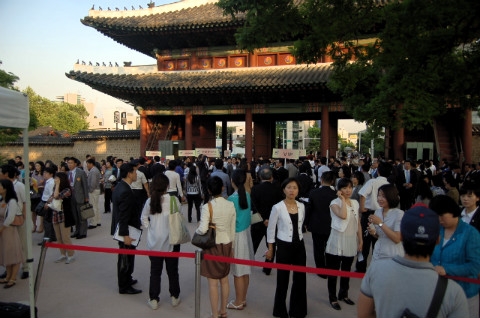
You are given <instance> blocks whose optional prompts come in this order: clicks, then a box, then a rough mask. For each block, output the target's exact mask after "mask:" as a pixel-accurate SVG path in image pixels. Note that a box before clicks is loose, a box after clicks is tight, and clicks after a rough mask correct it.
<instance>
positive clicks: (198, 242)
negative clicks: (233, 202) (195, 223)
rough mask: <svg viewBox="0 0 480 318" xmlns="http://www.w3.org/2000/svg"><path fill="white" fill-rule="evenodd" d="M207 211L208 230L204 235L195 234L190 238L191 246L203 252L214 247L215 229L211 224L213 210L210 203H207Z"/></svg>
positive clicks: (213, 224)
mask: <svg viewBox="0 0 480 318" xmlns="http://www.w3.org/2000/svg"><path fill="white" fill-rule="evenodd" d="M208 211H209V212H210V220H209V221H208V230H207V232H206V233H205V234H198V233H197V232H195V234H193V238H192V244H193V245H195V246H196V247H200V248H201V249H203V250H206V249H209V248H211V247H214V246H215V237H216V230H215V229H216V228H215V223H212V214H213V208H212V203H210V202H208Z"/></svg>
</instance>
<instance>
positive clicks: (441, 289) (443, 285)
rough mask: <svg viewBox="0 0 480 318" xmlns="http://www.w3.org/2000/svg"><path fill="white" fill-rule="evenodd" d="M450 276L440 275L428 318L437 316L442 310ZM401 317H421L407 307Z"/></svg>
mask: <svg viewBox="0 0 480 318" xmlns="http://www.w3.org/2000/svg"><path fill="white" fill-rule="evenodd" d="M447 284H448V278H446V277H444V276H438V281H437V286H436V287H435V291H434V292H433V298H432V301H431V302H430V306H429V307H428V311H427V316H426V318H435V317H437V315H438V312H439V311H440V306H441V305H442V302H443V297H444V296H445V291H446V290H447ZM400 317H401V318H420V317H419V316H417V315H415V314H414V313H412V312H411V311H410V309H408V308H405V309H404V310H403V312H402V315H401V316H400Z"/></svg>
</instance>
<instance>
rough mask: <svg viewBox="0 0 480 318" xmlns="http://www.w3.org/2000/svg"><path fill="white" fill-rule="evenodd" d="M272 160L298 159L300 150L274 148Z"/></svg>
mask: <svg viewBox="0 0 480 318" xmlns="http://www.w3.org/2000/svg"><path fill="white" fill-rule="evenodd" d="M272 158H285V159H298V158H299V153H298V149H277V148H273V151H272Z"/></svg>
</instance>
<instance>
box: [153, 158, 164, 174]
mask: <svg viewBox="0 0 480 318" xmlns="http://www.w3.org/2000/svg"><path fill="white" fill-rule="evenodd" d="M153 161H154V163H153V164H152V165H151V167H150V175H151V176H152V178H153V177H154V176H156V175H157V174H159V173H164V172H165V166H164V165H163V164H161V163H160V157H159V156H155V157H153Z"/></svg>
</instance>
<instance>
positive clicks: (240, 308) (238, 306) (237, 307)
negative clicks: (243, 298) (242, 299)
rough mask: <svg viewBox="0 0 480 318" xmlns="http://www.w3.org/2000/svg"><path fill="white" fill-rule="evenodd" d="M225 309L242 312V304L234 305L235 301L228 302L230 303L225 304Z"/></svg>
mask: <svg viewBox="0 0 480 318" xmlns="http://www.w3.org/2000/svg"><path fill="white" fill-rule="evenodd" d="M227 309H235V310H243V303H242V304H240V305H235V301H234V300H230V302H229V303H228V304H227Z"/></svg>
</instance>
